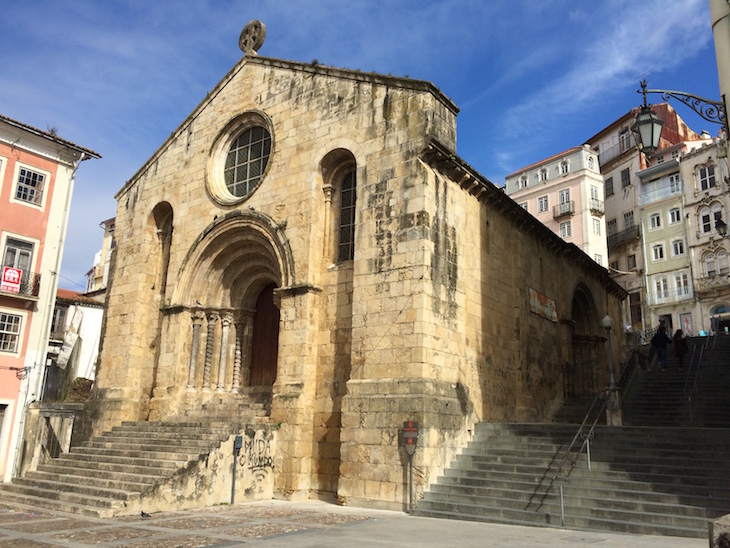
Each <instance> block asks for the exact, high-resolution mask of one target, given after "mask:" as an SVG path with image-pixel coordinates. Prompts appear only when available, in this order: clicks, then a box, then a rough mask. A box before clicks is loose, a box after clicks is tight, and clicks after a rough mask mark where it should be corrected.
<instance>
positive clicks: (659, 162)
mask: <svg viewBox="0 0 730 548" xmlns="http://www.w3.org/2000/svg"><path fill="white" fill-rule="evenodd" d="M656 163H657V164H663V163H664V154H661V155H659V156H657V157H656Z"/></svg>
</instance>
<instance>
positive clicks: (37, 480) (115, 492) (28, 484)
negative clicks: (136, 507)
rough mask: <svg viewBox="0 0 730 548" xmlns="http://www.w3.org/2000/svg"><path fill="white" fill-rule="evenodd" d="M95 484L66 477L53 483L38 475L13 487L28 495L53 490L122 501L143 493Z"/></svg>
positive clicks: (26, 478) (24, 479) (86, 480)
mask: <svg viewBox="0 0 730 548" xmlns="http://www.w3.org/2000/svg"><path fill="white" fill-rule="evenodd" d="M75 480H80V481H75ZM70 482H73V483H70ZM93 483H94V482H92V481H91V480H90V478H83V477H81V478H79V477H78V476H76V477H73V476H69V477H64V478H63V481H52V480H49V479H45V478H43V477H39V475H36V476H34V477H24V478H16V481H14V482H13V486H16V487H18V488H24V489H25V490H26V491H25V492H26V493H28V494H33V491H35V490H42V491H48V490H53V491H61V492H64V493H73V494H74V495H80V496H91V497H97V498H102V499H115V500H122V501H128V500H133V499H138V498H139V494H140V492H141V489H136V490H135V489H132V490H129V489H124V488H122V486H118V487H116V488H113V487H99V486H97V485H94V484H93ZM145 488H146V486H145Z"/></svg>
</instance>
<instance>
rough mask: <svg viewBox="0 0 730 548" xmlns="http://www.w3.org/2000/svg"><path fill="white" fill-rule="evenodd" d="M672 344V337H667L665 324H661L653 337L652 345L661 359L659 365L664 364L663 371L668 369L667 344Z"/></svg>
mask: <svg viewBox="0 0 730 548" xmlns="http://www.w3.org/2000/svg"><path fill="white" fill-rule="evenodd" d="M668 344H672V339H670V338H669V337H667V332H666V328H665V327H664V324H660V325H659V328H658V329H657V330H656V333H655V334H654V336H653V337H652V338H651V346H652V347H653V348H654V350H655V351H656V357H657V359H658V360H659V365H661V366H662V371H666V370H667V345H668Z"/></svg>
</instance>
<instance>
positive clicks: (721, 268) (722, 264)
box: [717, 251, 730, 276]
mask: <svg viewBox="0 0 730 548" xmlns="http://www.w3.org/2000/svg"><path fill="white" fill-rule="evenodd" d="M717 271H718V272H719V274H720V275H721V276H724V275H726V274H728V273H730V266H729V265H728V260H727V253H725V252H724V251H718V252H717Z"/></svg>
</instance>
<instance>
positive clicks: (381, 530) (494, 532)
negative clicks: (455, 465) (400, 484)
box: [0, 500, 707, 548]
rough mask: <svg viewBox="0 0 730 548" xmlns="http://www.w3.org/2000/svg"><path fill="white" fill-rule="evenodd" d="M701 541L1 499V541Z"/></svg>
mask: <svg viewBox="0 0 730 548" xmlns="http://www.w3.org/2000/svg"><path fill="white" fill-rule="evenodd" d="M292 545H296V546H297V547H298V548H300V547H327V546H331V547H335V546H336V547H338V548H343V547H349V546H353V547H357V548H362V547H368V546H373V547H384V546H403V547H419V548H420V547H424V546H439V547H443V546H459V547H470V546H480V547H484V546H495V547H499V548H502V547H507V548H510V547H514V548H517V547H519V548H523V547H525V546H533V547H535V546H536V547H558V546H559V547H566V546H568V547H572V546H575V547H580V546H594V545H595V546H597V547H598V546H600V548H619V547H620V548H624V547H631V548H635V547H643V548H680V547H681V548H694V547H697V548H700V547H703V548H704V547H706V546H707V540H706V539H682V538H674V537H658V536H645V535H624V534H616V533H589V532H583V531H572V530H567V529H551V528H541V527H521V526H508V525H496V524H489V523H475V522H465V521H452V520H441V519H430V518H418V517H412V516H409V515H407V514H404V513H401V512H387V511H380V510H369V509H364V508H351V507H342V506H335V505H331V504H327V503H324V502H318V501H307V502H286V501H273V500H272V501H265V502H258V503H244V504H237V505H233V506H214V507H208V508H200V509H196V510H185V511H179V512H162V513H158V514H153V515H151V516H150V517H149V518H143V517H142V516H125V517H119V518H113V519H96V518H86V517H80V516H74V515H70V514H63V513H59V512H52V511H48V510H34V509H31V508H29V507H24V506H15V505H10V504H6V503H2V502H0V547H3V548H26V547H41V548H42V547H44V546H66V547H82V546H118V547H145V548H148V547H149V548H178V547H179V548H192V547H195V546H215V547H220V548H222V547H229V546H252V547H254V546H267V547H278V546H292Z"/></svg>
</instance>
